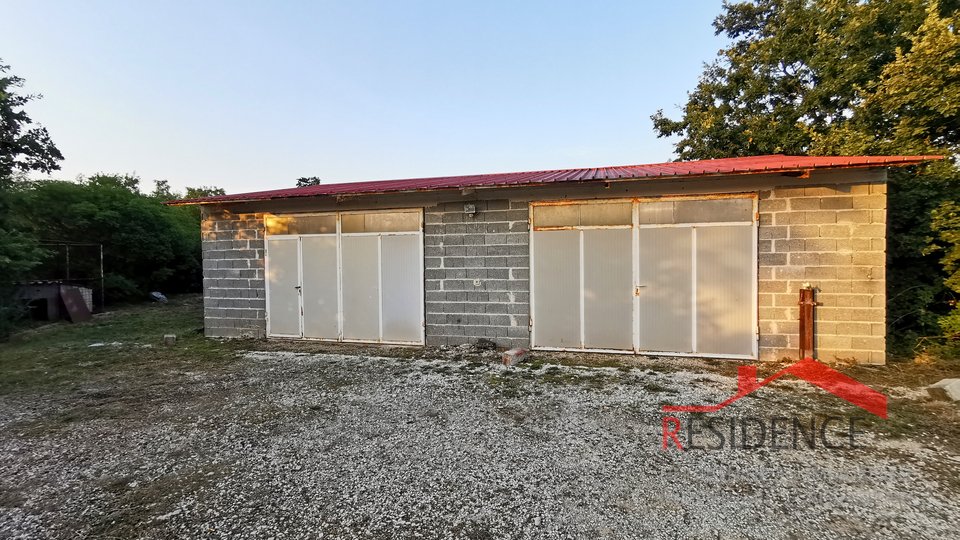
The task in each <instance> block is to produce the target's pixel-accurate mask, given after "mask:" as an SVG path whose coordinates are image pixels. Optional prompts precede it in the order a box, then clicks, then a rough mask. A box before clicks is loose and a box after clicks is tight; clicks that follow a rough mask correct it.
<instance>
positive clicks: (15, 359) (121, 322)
mask: <svg viewBox="0 0 960 540" xmlns="http://www.w3.org/2000/svg"><path fill="white" fill-rule="evenodd" d="M202 329H203V305H202V298H200V296H199V295H182V296H178V297H174V298H172V299H171V300H170V302H168V303H166V304H141V305H136V306H129V307H124V308H121V309H118V310H116V311H112V312H107V313H104V314H100V315H97V316H95V317H94V319H93V320H92V321H89V322H85V323H79V324H71V323H68V322H60V323H55V324H49V325H46V326H42V327H39V328H34V329H31V330H27V331H24V332H21V333H19V334H15V335H14V336H12V337H11V339H10V341H9V342H6V343H0V375H2V376H0V394H4V393H10V392H16V391H21V390H22V391H27V390H36V389H42V388H44V387H49V386H58V385H60V386H62V385H71V384H82V383H89V382H92V381H96V380H105V379H110V378H112V377H116V376H122V375H124V374H130V373H137V374H140V375H145V374H148V373H149V372H158V371H164V370H170V369H196V368H199V367H203V368H207V369H209V368H212V367H217V366H222V365H224V364H228V363H230V362H232V361H234V360H235V359H236V351H237V350H240V349H242V348H243V347H244V345H246V346H247V347H249V344H248V342H246V341H243V340H233V341H225V342H221V341H217V340H212V339H206V338H204V337H203V331H202ZM164 334H176V336H177V341H176V344H175V345H173V346H169V347H168V346H164V345H163V344H162V343H161V339H162V337H163V335H164ZM95 343H103V344H104V345H103V346H99V347H91V346H90V345H92V344H95ZM113 343H118V344H117V345H113Z"/></svg>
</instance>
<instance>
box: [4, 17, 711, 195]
mask: <svg viewBox="0 0 960 540" xmlns="http://www.w3.org/2000/svg"><path fill="white" fill-rule="evenodd" d="M720 6H721V3H720V0H715V1H714V0H710V1H708V0H689V1H684V0H680V1H675V2H645V1H640V0H633V1H622V2H602V1H592V2H591V1H581V2H565V1H543V2H532V1H531V2H522V1H513V2H506V1H503V2H502V1H489V0H485V1H473V2H460V1H453V0H448V1H436V2H420V1H412V0H411V1H407V0H396V1H383V2H366V1H342V2H292V1H280V0H276V1H270V2H268V1H263V2H257V3H245V2H239V1H224V2H214V1H202V2H172V1H169V2H168V1H156V2H146V1H143V2H141V1H135V2H130V1H116V2H104V1H83V2H77V1H63V2H52V1H40V0H37V1H15V0H0V14H2V17H0V58H2V59H3V61H4V63H6V64H9V65H11V67H12V70H11V72H12V73H13V74H16V75H19V76H21V77H24V78H25V79H27V86H26V90H27V91H29V92H37V93H42V94H43V96H44V98H43V100H41V101H37V102H33V103H31V104H30V105H29V108H28V112H29V113H30V114H31V116H32V117H33V118H34V120H36V121H39V122H41V123H42V124H43V125H44V126H46V127H47V129H48V130H49V131H50V134H51V136H52V137H53V140H54V142H55V143H56V144H57V146H58V147H59V148H60V150H61V151H62V152H63V154H64V156H65V157H66V159H65V161H64V162H63V163H62V171H60V172H59V173H58V174H56V175H54V176H55V177H58V178H62V179H72V178H75V177H76V176H77V175H79V174H84V175H87V174H92V173H95V172H117V173H129V172H135V173H136V174H138V175H139V176H140V177H141V178H142V179H143V181H144V184H145V187H148V186H152V180H154V179H166V180H168V181H169V182H170V184H171V185H172V186H173V187H174V188H177V189H181V188H183V187H184V186H187V185H190V186H196V185H215V186H220V187H223V188H225V189H226V190H227V192H228V193H237V192H242V191H250V190H257V189H271V188H281V187H288V186H292V185H294V184H295V180H296V178H297V177H300V176H319V177H320V178H322V179H323V180H324V181H325V182H330V183H333V182H338V181H355V180H379V179H390V178H407V177H419V176H440V175H452V174H472V173H482V172H506V171H523V170H537V169H553V168H567V167H580V166H605V165H627V164H634V163H649V162H657V161H667V160H670V159H673V154H672V144H671V141H669V140H663V139H657V138H656V137H655V136H654V133H653V129H652V125H651V122H650V119H649V116H650V115H651V114H653V113H654V112H655V111H656V110H657V109H658V108H663V109H665V110H667V111H668V112H674V115H675V112H676V111H677V110H678V109H677V106H678V105H679V104H682V103H683V102H684V101H685V99H686V92H687V91H689V90H691V89H692V88H693V87H694V85H695V84H696V81H697V77H698V75H699V73H700V71H701V69H702V64H703V63H704V62H707V61H710V60H712V59H713V58H714V56H715V54H716V51H717V50H718V49H719V48H720V47H722V46H723V40H722V38H719V37H716V36H714V35H713V28H712V26H711V25H710V23H711V21H712V20H713V18H714V17H715V16H716V15H717V14H718V13H719V12H720Z"/></svg>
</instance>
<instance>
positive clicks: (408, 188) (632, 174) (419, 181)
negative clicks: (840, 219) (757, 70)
mask: <svg viewBox="0 0 960 540" xmlns="http://www.w3.org/2000/svg"><path fill="white" fill-rule="evenodd" d="M942 158H943V156H785V155H781V154H775V155H767V156H751V157H737V158H725V159H704V160H700V161H671V162H667V163H651V164H647V165H625V166H621V167H598V168H594V169H562V170H552V171H531V172H515V173H498V174H474V175H468V176H438V177H434V178H409V179H405V180H379V181H370V182H347V183H340V184H320V185H317V186H307V187H301V188H287V189H274V190H270V191H255V192H251V193H237V194H234V195H217V196H213V197H200V198H197V199H182V200H176V201H169V203H168V204H210V203H219V202H239V201H262V200H268V199H288V198H293V197H316V196H324V195H331V196H335V195H364V194H374V193H400V192H416V191H436V190H444V189H467V188H492V187H509V186H527V185H540V184H554V183H561V182H592V181H615V180H630V179H644V178H648V179H649V178H661V179H663V178H687V177H698V176H723V175H733V174H763V173H782V172H791V171H805V170H811V169H842V168H867V167H896V166H906V165H916V164H918V163H922V162H924V161H931V160H936V159H942Z"/></svg>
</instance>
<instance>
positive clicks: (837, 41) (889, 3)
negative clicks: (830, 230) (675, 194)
mask: <svg viewBox="0 0 960 540" xmlns="http://www.w3.org/2000/svg"><path fill="white" fill-rule="evenodd" d="M958 8H960V2H958V1H957V0H942V1H940V2H937V1H931V0H873V1H868V2H861V1H856V0H839V1H837V0H816V1H797V0H756V1H751V2H730V3H725V4H724V9H723V13H722V14H721V15H720V16H718V17H717V19H716V20H715V22H714V27H715V28H716V32H717V33H718V34H723V35H726V36H727V37H728V38H729V39H730V40H731V42H730V45H729V46H728V47H727V48H725V49H723V50H722V51H720V53H719V57H718V58H717V60H716V61H714V62H713V63H712V64H710V65H708V66H706V68H705V69H704V72H703V74H702V75H701V77H700V82H699V84H698V85H697V87H696V88H695V89H694V90H693V91H692V92H691V93H690V94H689V97H688V100H687V103H686V104H685V105H684V108H683V114H682V116H681V117H680V118H679V119H677V120H674V119H670V118H667V117H666V116H665V115H664V114H663V112H662V111H660V112H658V113H657V114H655V115H654V116H653V117H652V118H653V122H654V129H655V130H656V132H657V134H658V135H659V136H663V137H665V136H680V140H679V142H678V143H677V144H676V151H677V154H678V156H679V157H680V158H681V159H706V158H718V157H729V156H748V155H758V154H775V153H785V154H820V155H828V154H829V155H835V154H839V155H851V154H867V155H878V154H911V155H916V154H937V155H942V156H947V159H945V160H944V161H941V162H938V163H934V164H931V165H928V166H925V167H918V168H912V169H906V170H895V171H891V173H890V189H889V200H888V232H887V237H888V239H889V241H888V257H889V260H888V265H887V272H888V275H887V278H888V283H889V285H888V291H887V294H888V298H889V301H888V335H889V336H890V337H891V345H892V346H893V347H894V349H895V350H898V351H900V352H903V353H906V352H910V351H911V349H912V348H913V347H914V345H915V344H916V343H917V339H918V338H919V337H921V336H930V335H939V334H941V332H945V333H946V334H947V335H948V336H950V335H953V336H956V335H957V330H958V328H957V322H956V321H957V320H958V317H960V315H957V311H956V302H955V299H956V298H957V297H958V296H960V288H958V287H960V283H958V282H957V280H956V279H953V280H948V279H947V277H948V275H949V274H951V273H953V274H954V275H955V273H956V261H957V260H956V255H951V253H954V254H955V253H956V250H957V246H958V241H960V238H958V236H957V234H956V232H955V231H956V230H957V225H956V223H957V221H956V220H957V218H956V217H955V216H956V212H955V209H956V205H957V200H958V194H960V169H958V168H957V165H956V161H955V160H956V157H957V153H958V145H960V130H958V129H957V126H960V35H958V31H960V13H958ZM951 216H953V217H951ZM944 254H946V256H944ZM951 311H952V313H953V314H952V315H951V314H950V313H951Z"/></svg>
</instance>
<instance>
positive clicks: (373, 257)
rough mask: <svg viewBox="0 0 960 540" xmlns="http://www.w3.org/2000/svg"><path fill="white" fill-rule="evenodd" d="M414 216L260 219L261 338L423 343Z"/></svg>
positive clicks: (418, 217)
mask: <svg viewBox="0 0 960 540" xmlns="http://www.w3.org/2000/svg"><path fill="white" fill-rule="evenodd" d="M421 224H422V212H421V211H420V210H396V211H383V212H341V213H330V214H317V215H292V216H267V218H266V231H267V239H266V244H267V252H266V274H267V280H266V281H267V334H268V335H270V336H274V337H303V338H314V339H328V340H340V341H375V342H384V343H416V344H422V343H423V331H424V327H423V322H424V321H423V235H422V226H421Z"/></svg>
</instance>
